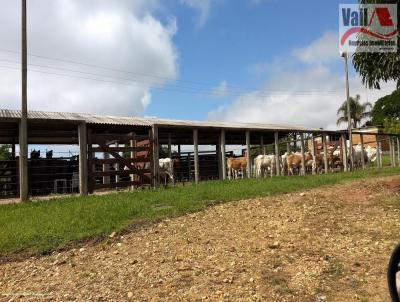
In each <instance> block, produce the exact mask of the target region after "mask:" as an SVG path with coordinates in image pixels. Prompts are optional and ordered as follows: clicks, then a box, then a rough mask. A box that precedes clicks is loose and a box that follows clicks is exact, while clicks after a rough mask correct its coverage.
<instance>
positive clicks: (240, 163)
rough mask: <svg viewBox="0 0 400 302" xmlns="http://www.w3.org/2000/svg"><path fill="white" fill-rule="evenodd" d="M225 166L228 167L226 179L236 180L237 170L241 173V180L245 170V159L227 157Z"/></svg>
mask: <svg viewBox="0 0 400 302" xmlns="http://www.w3.org/2000/svg"><path fill="white" fill-rule="evenodd" d="M226 166H227V167H228V179H231V178H232V173H233V176H234V178H237V176H238V172H239V170H241V171H242V178H243V175H244V173H245V171H246V168H247V160H246V157H243V156H242V157H228V158H227V159H226Z"/></svg>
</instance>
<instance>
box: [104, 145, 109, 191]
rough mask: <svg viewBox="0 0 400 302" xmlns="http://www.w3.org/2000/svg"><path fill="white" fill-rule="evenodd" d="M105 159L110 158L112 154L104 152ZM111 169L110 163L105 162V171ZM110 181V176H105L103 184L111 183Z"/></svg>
mask: <svg viewBox="0 0 400 302" xmlns="http://www.w3.org/2000/svg"><path fill="white" fill-rule="evenodd" d="M103 154H104V159H109V158H110V154H109V153H107V152H104V153H103ZM108 171H110V165H109V164H103V172H108ZM109 183H110V176H103V184H109Z"/></svg>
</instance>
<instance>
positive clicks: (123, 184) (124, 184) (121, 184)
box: [94, 181, 141, 189]
mask: <svg viewBox="0 0 400 302" xmlns="http://www.w3.org/2000/svg"><path fill="white" fill-rule="evenodd" d="M140 185H141V184H140V182H139V181H120V182H118V183H109V184H96V185H95V187H94V188H95V189H109V188H123V187H130V186H136V187H138V186H140Z"/></svg>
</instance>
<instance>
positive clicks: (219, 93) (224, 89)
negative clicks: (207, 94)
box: [212, 81, 229, 97]
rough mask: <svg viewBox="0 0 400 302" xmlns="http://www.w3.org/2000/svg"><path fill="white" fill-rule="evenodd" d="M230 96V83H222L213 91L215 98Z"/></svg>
mask: <svg viewBox="0 0 400 302" xmlns="http://www.w3.org/2000/svg"><path fill="white" fill-rule="evenodd" d="M228 94H229V88H228V82H227V81H222V82H221V83H220V84H219V85H218V86H217V87H215V88H214V90H213V91H212V95H213V96H215V97H225V96H227V95H228Z"/></svg>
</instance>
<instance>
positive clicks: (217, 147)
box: [215, 137, 222, 179]
mask: <svg viewBox="0 0 400 302" xmlns="http://www.w3.org/2000/svg"><path fill="white" fill-rule="evenodd" d="M220 143H221V138H220V137H219V138H218V142H217V143H216V144H215V156H216V158H217V166H218V179H222V160H221V145H220Z"/></svg>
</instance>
